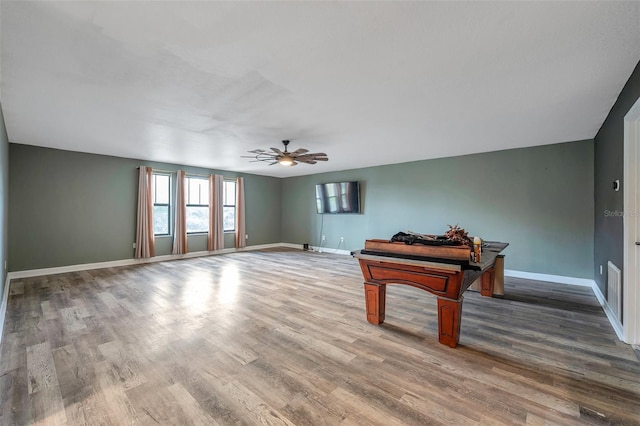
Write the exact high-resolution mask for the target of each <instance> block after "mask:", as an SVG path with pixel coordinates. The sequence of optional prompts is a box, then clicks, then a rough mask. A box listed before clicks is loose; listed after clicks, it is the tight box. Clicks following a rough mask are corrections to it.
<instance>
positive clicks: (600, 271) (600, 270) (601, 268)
mask: <svg viewBox="0 0 640 426" xmlns="http://www.w3.org/2000/svg"><path fill="white" fill-rule="evenodd" d="M600 275H602V265H600Z"/></svg>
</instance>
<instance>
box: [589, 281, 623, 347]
mask: <svg viewBox="0 0 640 426" xmlns="http://www.w3.org/2000/svg"><path fill="white" fill-rule="evenodd" d="M591 289H592V290H593V294H595V295H596V299H598V302H599V303H600V306H602V309H603V310H604V313H605V315H606V316H607V319H608V320H609V323H610V324H611V327H613V331H615V332H616V335H617V336H618V339H620V341H622V342H624V329H623V328H622V324H621V323H620V321H619V320H618V319H617V318H616V316H615V314H614V313H613V310H612V309H611V306H609V303H608V302H607V299H606V298H605V297H604V295H603V294H602V291H600V287H598V284H596V282H595V281H594V282H593V285H592V286H591Z"/></svg>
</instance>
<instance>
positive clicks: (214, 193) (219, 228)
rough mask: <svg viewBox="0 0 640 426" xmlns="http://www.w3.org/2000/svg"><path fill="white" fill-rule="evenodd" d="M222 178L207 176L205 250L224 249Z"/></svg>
mask: <svg viewBox="0 0 640 426" xmlns="http://www.w3.org/2000/svg"><path fill="white" fill-rule="evenodd" d="M223 192H224V178H223V177H222V176H221V175H209V235H208V237H207V250H210V251H211V250H220V249H223V248H224V229H223V226H224V225H223V224H222V205H223V202H224V201H223V199H222V195H223Z"/></svg>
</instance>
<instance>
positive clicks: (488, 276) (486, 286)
mask: <svg viewBox="0 0 640 426" xmlns="http://www.w3.org/2000/svg"><path fill="white" fill-rule="evenodd" d="M495 275H496V270H495V268H494V267H491V268H489V269H487V270H486V271H485V272H484V273H483V274H482V277H481V278H480V294H481V295H483V296H485V297H493V280H494V278H495Z"/></svg>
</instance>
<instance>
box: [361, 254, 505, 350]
mask: <svg viewBox="0 0 640 426" xmlns="http://www.w3.org/2000/svg"><path fill="white" fill-rule="evenodd" d="M507 246H508V243H501V242H485V243H484V244H483V251H482V257H481V260H480V262H472V261H469V260H466V261H465V260H459V259H458V260H452V259H447V258H437V257H433V256H430V257H425V258H422V257H420V256H407V255H406V252H405V253H402V254H397V255H395V254H393V253H377V252H371V251H369V250H357V251H355V252H353V253H352V255H353V256H354V257H355V258H356V259H358V262H359V263H360V268H361V269H362V275H363V277H364V293H365V306H366V313H367V321H368V322H370V323H371V324H376V325H379V324H382V323H383V322H384V313H385V303H386V286H387V284H401V285H409V286H412V287H416V288H419V289H421V290H424V291H427V292H429V293H431V294H433V295H435V296H436V297H437V298H438V340H439V341H440V343H442V344H444V345H447V346H449V347H451V348H455V347H456V346H457V345H458V342H459V340H460V319H461V316H462V301H463V293H464V292H465V291H466V290H467V288H469V286H470V285H471V284H472V283H473V282H474V281H476V280H477V279H478V278H480V293H481V294H482V295H483V296H486V297H493V294H494V288H493V285H494V284H493V283H494V275H495V272H496V271H495V265H496V258H497V257H498V255H499V254H500V252H502V251H503V250H504V249H505V248H506V247H507ZM499 265H503V263H502V262H500V263H499Z"/></svg>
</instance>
